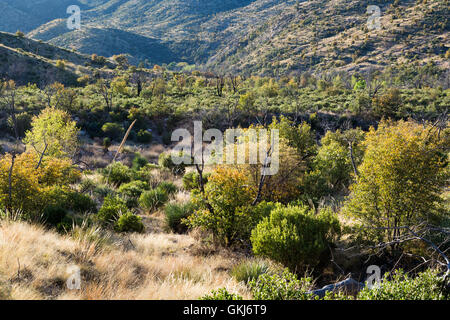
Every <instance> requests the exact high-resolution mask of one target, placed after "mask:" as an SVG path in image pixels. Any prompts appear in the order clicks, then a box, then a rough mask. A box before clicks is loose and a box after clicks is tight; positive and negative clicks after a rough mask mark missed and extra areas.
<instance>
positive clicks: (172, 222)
mask: <svg viewBox="0 0 450 320" xmlns="http://www.w3.org/2000/svg"><path fill="white" fill-rule="evenodd" d="M194 210H195V206H194V204H193V203H191V202H188V203H185V204H168V205H167V206H166V207H165V208H164V212H165V214H166V223H167V225H168V226H169V228H170V230H172V231H173V232H176V233H184V232H186V231H187V229H188V227H187V225H186V224H185V223H184V222H183V219H186V218H187V217H189V216H190V215H191V214H192V213H194Z"/></svg>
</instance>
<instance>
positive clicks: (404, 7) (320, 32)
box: [207, 0, 450, 74]
mask: <svg viewBox="0 0 450 320" xmlns="http://www.w3.org/2000/svg"><path fill="white" fill-rule="evenodd" d="M393 3H394V2H393V1H378V3H377V1H372V0H371V1H343V0H334V1H323V0H315V1H307V2H303V3H301V4H298V5H295V6H292V7H290V8H288V9H286V10H284V11H283V12H282V14H280V15H277V16H276V17H275V18H273V19H272V20H271V21H270V22H268V23H266V24H263V25H259V26H256V27H254V28H252V29H251V31H249V32H248V35H247V36H245V37H243V38H241V39H231V40H229V42H227V43H224V44H223V45H222V46H221V47H220V48H219V49H218V50H217V52H216V53H215V54H214V55H213V56H212V57H211V58H210V59H209V61H208V63H207V65H208V66H209V67H214V68H216V69H222V70H224V71H225V72H226V71H233V70H234V71H238V72H239V71H248V72H253V73H254V72H256V73H263V74H285V73H289V72H295V71H305V70H318V71H320V70H328V69H330V68H338V69H343V70H364V69H368V68H382V67H386V66H389V65H391V64H392V63H405V62H408V61H410V60H411V59H412V60H414V62H416V63H428V62H430V61H433V62H435V63H436V64H438V65H441V66H443V67H445V68H448V67H449V64H448V59H447V60H446V58H445V57H444V54H445V53H446V51H447V50H448V49H449V47H450V37H449V36H450V34H449V29H450V26H449V21H448V17H449V16H450V14H449V2H448V1H447V0H435V1H427V2H426V4H425V3H418V2H416V1H402V2H401V5H398V6H395V5H393ZM369 4H377V5H379V6H380V8H381V12H382V15H381V30H372V31H370V30H368V28H367V20H368V17H369V14H366V8H367V6H368V5H369Z"/></svg>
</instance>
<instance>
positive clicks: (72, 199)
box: [46, 186, 97, 213]
mask: <svg viewBox="0 0 450 320" xmlns="http://www.w3.org/2000/svg"><path fill="white" fill-rule="evenodd" d="M46 203H47V204H49V205H50V206H55V207H60V208H63V209H65V210H70V211H73V212H75V213H85V212H93V213H95V212H97V205H96V203H95V201H94V200H92V199H91V197H89V196H88V195H86V194H83V193H79V192H76V191H72V190H70V189H67V188H63V187H59V186H55V187H52V188H50V189H49V190H48V191H47V192H46Z"/></svg>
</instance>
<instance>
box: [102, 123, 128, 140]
mask: <svg viewBox="0 0 450 320" xmlns="http://www.w3.org/2000/svg"><path fill="white" fill-rule="evenodd" d="M102 131H103V133H104V134H105V135H106V136H107V137H108V138H111V139H112V140H118V139H121V138H122V136H123V134H124V132H125V130H124V128H123V127H122V125H120V124H118V123H111V122H108V123H105V124H104V125H103V126H102Z"/></svg>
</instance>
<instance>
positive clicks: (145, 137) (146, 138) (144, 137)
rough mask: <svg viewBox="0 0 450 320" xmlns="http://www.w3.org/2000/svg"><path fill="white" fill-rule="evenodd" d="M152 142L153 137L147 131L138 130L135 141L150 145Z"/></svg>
mask: <svg viewBox="0 0 450 320" xmlns="http://www.w3.org/2000/svg"><path fill="white" fill-rule="evenodd" d="M152 140H153V135H152V133H151V132H148V131H147V130H139V132H138V134H137V141H138V142H140V143H151V142H152Z"/></svg>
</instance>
